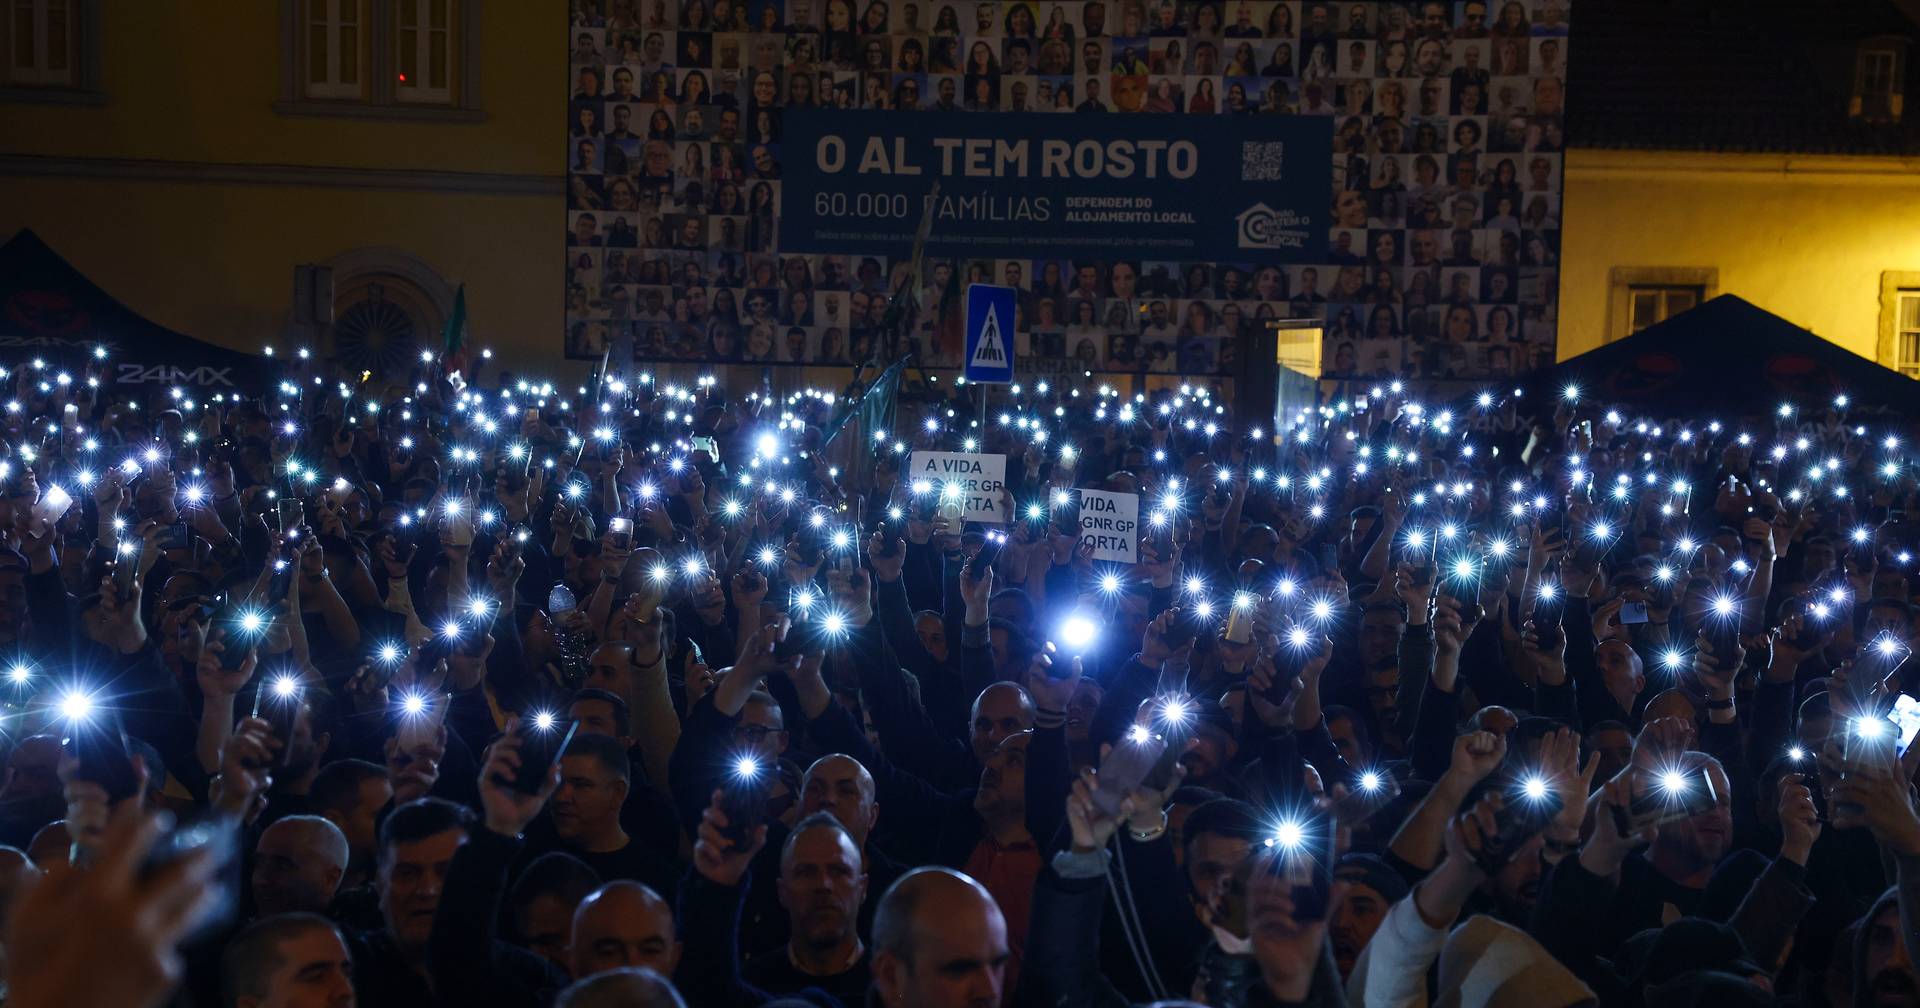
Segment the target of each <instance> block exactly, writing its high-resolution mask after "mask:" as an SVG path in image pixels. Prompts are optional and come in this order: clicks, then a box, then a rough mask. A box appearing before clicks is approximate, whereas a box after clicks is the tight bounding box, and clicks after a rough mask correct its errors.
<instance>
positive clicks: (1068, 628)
mask: <svg viewBox="0 0 1920 1008" xmlns="http://www.w3.org/2000/svg"><path fill="white" fill-rule="evenodd" d="M1097 633H1099V628H1098V627H1096V626H1094V625H1093V621H1092V620H1090V619H1088V618H1086V617H1085V616H1069V617H1067V619H1066V622H1064V623H1061V624H1060V642H1061V643H1063V644H1065V645H1066V646H1067V647H1068V648H1069V649H1070V650H1074V651H1084V650H1086V648H1087V645H1089V644H1092V643H1093V638H1094V635H1095V634H1097Z"/></svg>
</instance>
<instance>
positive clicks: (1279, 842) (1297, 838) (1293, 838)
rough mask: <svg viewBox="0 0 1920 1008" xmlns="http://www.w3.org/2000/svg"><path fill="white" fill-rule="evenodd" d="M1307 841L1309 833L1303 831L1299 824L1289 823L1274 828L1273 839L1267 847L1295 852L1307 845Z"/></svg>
mask: <svg viewBox="0 0 1920 1008" xmlns="http://www.w3.org/2000/svg"><path fill="white" fill-rule="evenodd" d="M1306 839H1307V831H1306V830H1304V829H1301V828H1300V824H1299V823H1297V822H1292V821H1288V822H1283V823H1281V824H1280V825H1278V826H1276V827H1274V830H1273V839H1272V840H1271V841H1269V842H1268V844H1267V845H1268V846H1269V847H1279V848H1280V849H1282V850H1295V849H1298V848H1299V846H1300V845H1301V844H1303V843H1305V842H1306Z"/></svg>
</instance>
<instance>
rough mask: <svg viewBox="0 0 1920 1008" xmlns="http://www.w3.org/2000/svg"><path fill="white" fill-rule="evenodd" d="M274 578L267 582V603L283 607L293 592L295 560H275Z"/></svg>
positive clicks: (276, 558) (285, 558) (284, 557)
mask: <svg viewBox="0 0 1920 1008" xmlns="http://www.w3.org/2000/svg"><path fill="white" fill-rule="evenodd" d="M272 562H273V577H271V578H269V579H268V580H267V602H268V603H269V604H270V605H276V606H277V605H281V604H282V603H284V602H286V601H287V593H288V592H289V591H292V590H293V567H294V562H295V561H294V560H293V559H292V557H290V556H276V557H274V558H273V561H272Z"/></svg>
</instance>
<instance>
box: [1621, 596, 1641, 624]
mask: <svg viewBox="0 0 1920 1008" xmlns="http://www.w3.org/2000/svg"><path fill="white" fill-rule="evenodd" d="M1646 621H1647V603H1646V602H1645V601H1637V602H1636V601H1633V600H1631V599H1629V600H1627V601H1625V602H1622V603H1620V622H1621V623H1622V624H1626V625H1629V626H1631V625H1634V624H1639V623H1645V622H1646Z"/></svg>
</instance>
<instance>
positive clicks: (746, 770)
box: [733, 756, 760, 779]
mask: <svg viewBox="0 0 1920 1008" xmlns="http://www.w3.org/2000/svg"><path fill="white" fill-rule="evenodd" d="M733 775H734V776H735V777H740V778H743V779H750V778H753V777H758V776H760V761H759V760H756V759H754V758H753V757H751V756H742V757H740V758H739V759H737V760H734V761H733Z"/></svg>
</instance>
